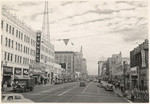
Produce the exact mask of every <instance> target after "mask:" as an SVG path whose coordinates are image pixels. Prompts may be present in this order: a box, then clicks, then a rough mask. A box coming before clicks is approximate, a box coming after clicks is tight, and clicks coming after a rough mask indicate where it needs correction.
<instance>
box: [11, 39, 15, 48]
mask: <svg viewBox="0 0 150 104" xmlns="http://www.w3.org/2000/svg"><path fill="white" fill-rule="evenodd" d="M13 46H14V41H13V40H12V45H11V47H12V48H13Z"/></svg>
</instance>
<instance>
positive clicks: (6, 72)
mask: <svg viewBox="0 0 150 104" xmlns="http://www.w3.org/2000/svg"><path fill="white" fill-rule="evenodd" d="M3 70H4V71H3V74H4V76H11V75H12V74H13V68H12V67H5V66H4V67H3Z"/></svg>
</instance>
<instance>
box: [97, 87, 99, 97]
mask: <svg viewBox="0 0 150 104" xmlns="http://www.w3.org/2000/svg"><path fill="white" fill-rule="evenodd" d="M97 90H98V94H99V95H100V91H99V87H97Z"/></svg>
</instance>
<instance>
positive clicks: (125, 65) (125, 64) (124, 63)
mask: <svg viewBox="0 0 150 104" xmlns="http://www.w3.org/2000/svg"><path fill="white" fill-rule="evenodd" d="M127 64H128V63H127V61H123V66H124V67H123V69H124V70H123V74H124V90H126V71H127Z"/></svg>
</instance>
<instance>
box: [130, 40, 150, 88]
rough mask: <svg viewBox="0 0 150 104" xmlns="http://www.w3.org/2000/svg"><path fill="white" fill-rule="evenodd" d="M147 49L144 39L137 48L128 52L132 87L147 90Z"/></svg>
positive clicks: (146, 42)
mask: <svg viewBox="0 0 150 104" xmlns="http://www.w3.org/2000/svg"><path fill="white" fill-rule="evenodd" d="M148 58H149V47H148V39H146V40H145V41H144V42H143V43H142V44H139V46H138V47H136V48H134V49H133V50H132V51H130V62H131V64H130V66H131V82H132V86H138V88H140V89H142V88H144V89H147V88H148V87H149V85H148V83H149V69H148V68H149V65H148V63H149V60H148Z"/></svg>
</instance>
